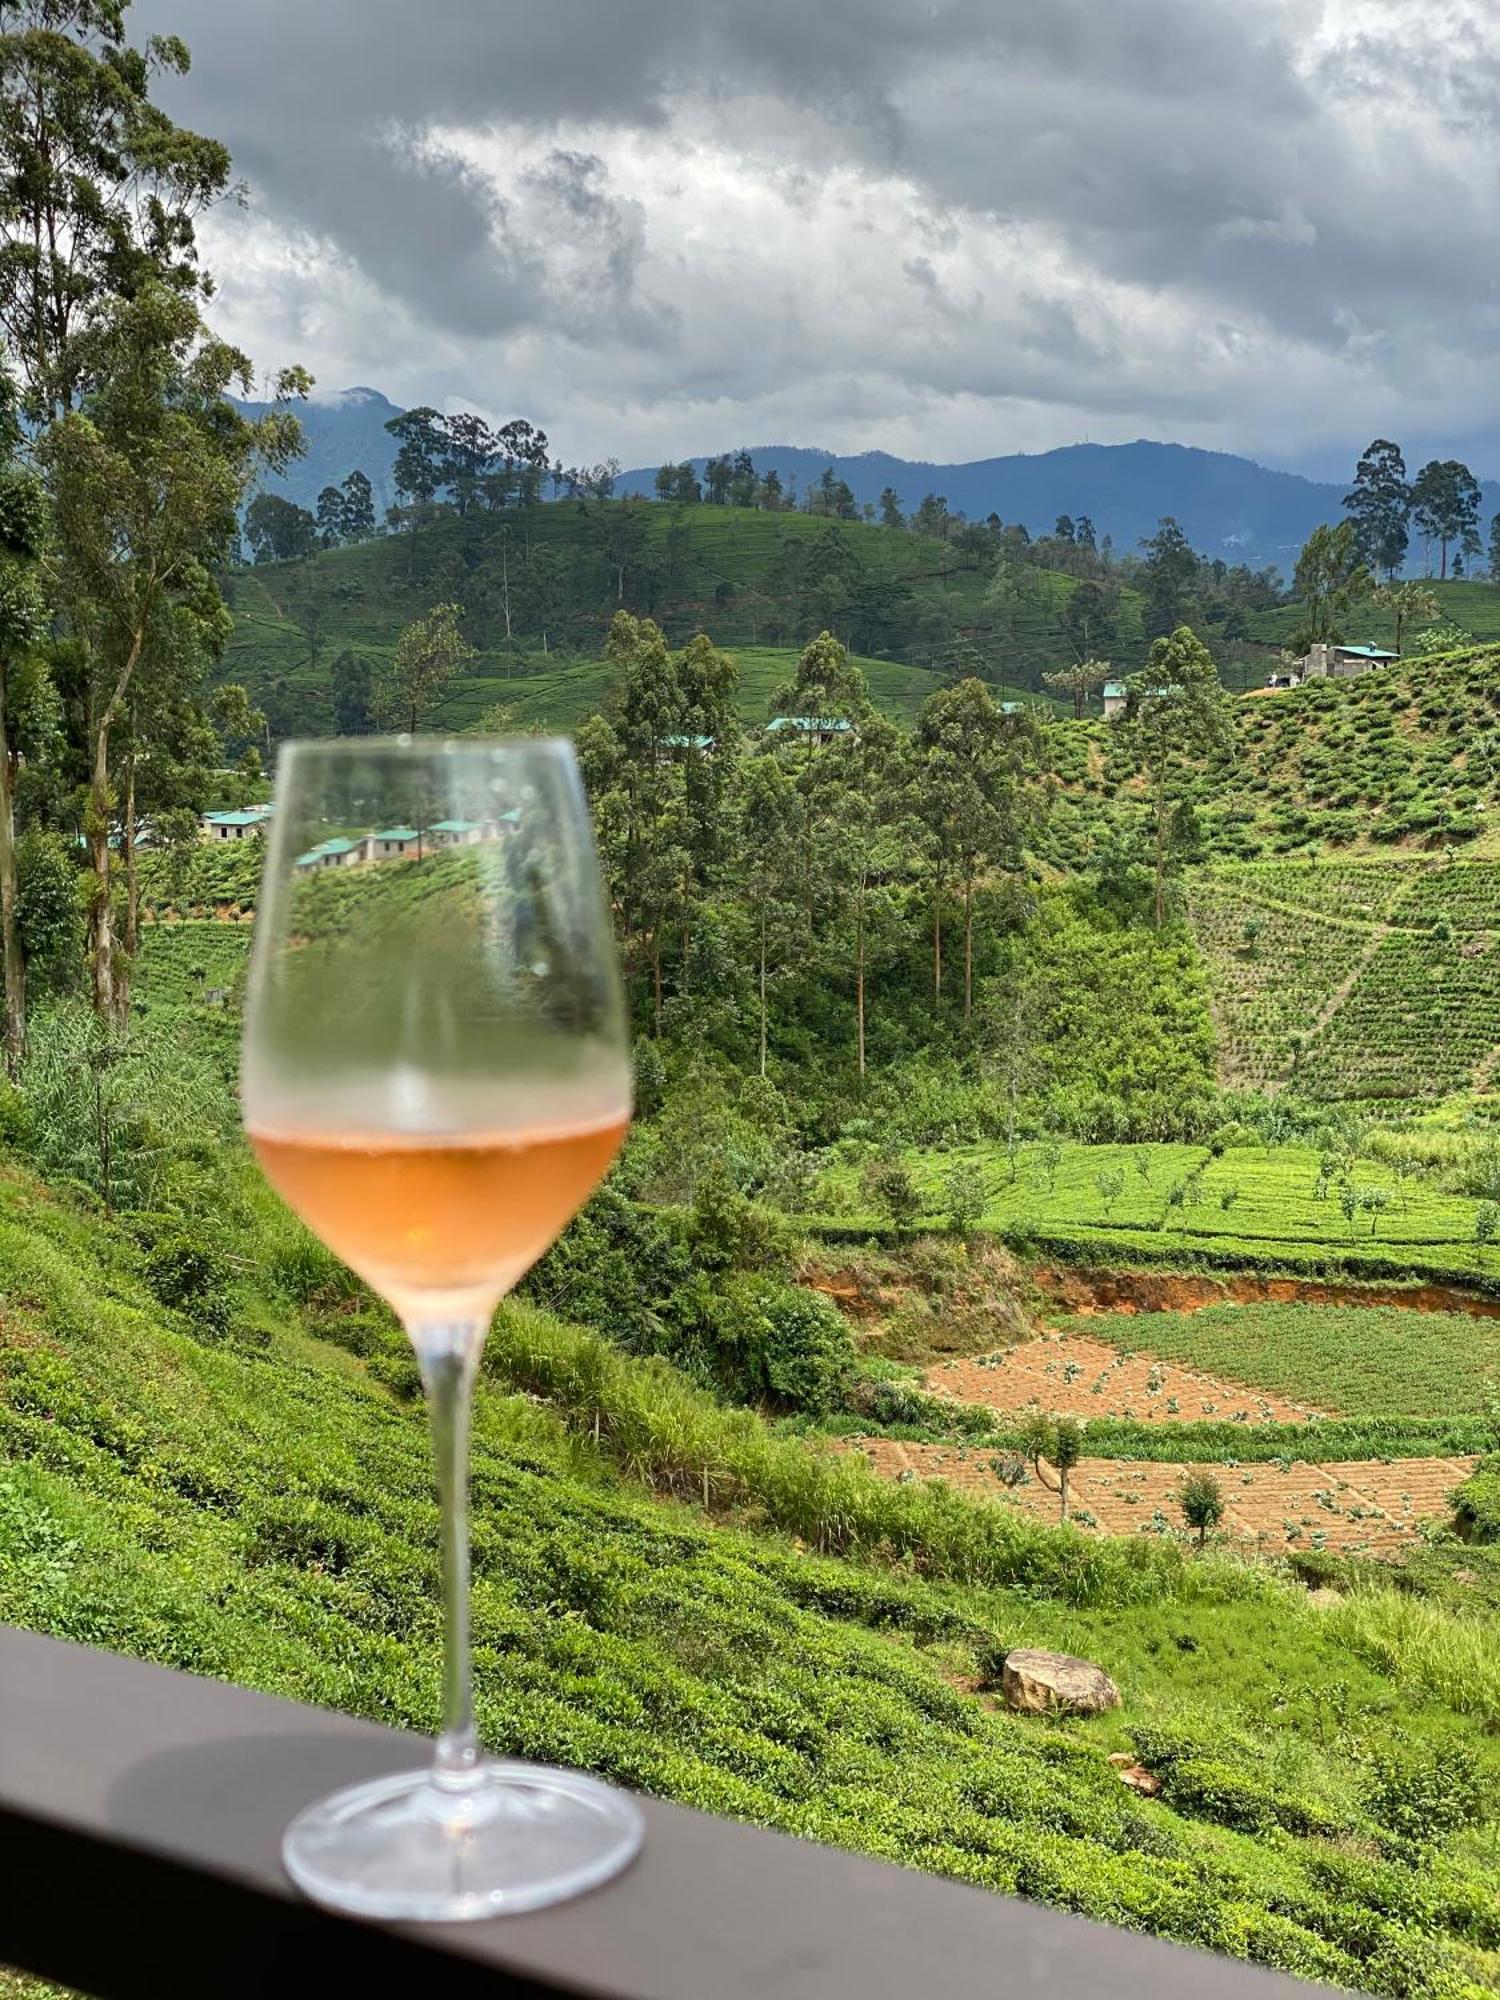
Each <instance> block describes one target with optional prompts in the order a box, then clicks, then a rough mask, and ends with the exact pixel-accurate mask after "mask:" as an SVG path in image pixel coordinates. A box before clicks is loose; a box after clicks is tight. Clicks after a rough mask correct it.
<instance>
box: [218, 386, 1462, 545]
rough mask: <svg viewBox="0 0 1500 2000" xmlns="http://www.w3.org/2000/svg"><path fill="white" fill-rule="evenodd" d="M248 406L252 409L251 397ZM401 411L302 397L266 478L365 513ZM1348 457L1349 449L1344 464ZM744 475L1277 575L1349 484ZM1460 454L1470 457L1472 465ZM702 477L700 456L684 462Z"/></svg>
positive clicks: (977, 471) (1133, 463)
mask: <svg viewBox="0 0 1500 2000" xmlns="http://www.w3.org/2000/svg"><path fill="white" fill-rule="evenodd" d="M252 407H255V408H261V407H263V406H261V405H255V406H252ZM400 408H401V406H400V405H399V404H396V403H392V402H390V401H389V400H388V399H387V398H386V397H385V396H383V395H382V394H381V393H380V391H379V390H378V389H367V388H356V389H345V390H344V391H342V392H341V393H340V394H338V395H335V396H330V397H327V398H326V399H323V400H320V401H318V402H311V403H306V404H304V405H303V406H302V407H301V409H300V410H299V412H298V414H299V416H300V417H301V420H302V427H303V431H304V434H305V438H306V443H307V451H306V454H305V456H304V457H302V458H300V459H298V460H297V462H296V463H295V464H294V465H292V466H291V467H289V469H288V470H287V472H286V473H285V475H284V476H283V477H282V478H280V479H277V480H270V481H268V482H267V484H268V485H270V486H271V487H273V488H274V489H275V490H276V491H279V492H282V493H285V494H286V495H287V497H288V498H289V499H292V500H295V501H297V502H298V503H299V504H300V505H301V506H304V507H308V508H312V507H315V506H316V504H317V497H318V494H319V492H320V491H321V490H322V488H323V487H325V486H329V485H337V484H338V482H339V481H340V480H341V479H343V478H344V476H345V475H346V474H347V473H349V472H350V471H352V470H353V469H354V467H355V466H358V467H359V468H360V469H361V470H362V471H363V472H364V473H365V475H366V476H367V477H368V479H369V480H370V482H371V484H372V485H373V487H374V489H375V505H376V509H377V511H378V512H381V513H383V512H384V510H385V508H386V507H387V506H388V505H389V504H390V502H391V501H392V500H393V499H394V497H395V495H394V493H393V491H392V487H391V466H392V464H393V462H394V459H395V455H396V452H395V444H394V441H393V440H392V439H391V438H390V437H389V436H388V435H387V433H386V429H385V426H386V424H387V422H388V421H389V420H390V419H391V418H392V417H394V416H396V415H398V414H399V411H400ZM1356 455H1357V454H1356V453H1355V452H1353V451H1351V452H1350V454H1349V463H1350V468H1351V473H1352V468H1353V463H1354V459H1355V457H1356ZM751 456H752V457H753V458H754V460H755V466H756V470H757V471H758V472H760V473H762V474H764V473H766V472H769V471H770V470H772V468H774V469H775V471H776V472H777V474H778V475H779V476H780V479H781V482H782V485H783V486H784V487H786V488H788V489H790V488H791V487H792V485H793V483H794V482H795V488H796V491H797V492H798V493H799V494H800V493H805V492H806V491H807V489H808V487H809V486H810V485H812V484H814V482H815V481H816V480H817V479H818V478H819V477H820V475H821V474H822V471H823V468H824V467H825V466H828V465H831V466H832V467H833V469H834V471H835V473H836V474H837V475H838V476H839V478H841V479H844V480H847V482H848V484H849V486H850V487H851V488H852V490H853V493H854V497H855V499H856V500H857V501H859V502H860V503H861V505H863V504H864V503H865V502H866V501H868V502H870V503H871V504H872V505H873V504H874V503H876V502H877V501H878V500H879V498H880V495H881V493H882V492H883V491H884V489H885V488H886V487H887V486H891V487H894V488H895V490H896V492H897V493H898V494H899V495H900V499H901V505H902V507H903V508H904V509H905V510H906V511H907V512H908V513H910V512H911V511H912V509H913V508H915V507H916V506H917V504H918V502H919V501H920V500H921V499H922V497H923V495H924V494H927V493H940V494H942V495H943V497H944V499H946V501H947V502H948V505H949V507H950V508H952V509H953V510H954V511H955V512H957V513H963V514H966V515H968V517H969V519H970V520H971V521H980V520H983V519H984V517H985V516H986V515H987V514H998V515H999V516H1000V519H1001V520H1002V521H1020V522H1023V523H1024V524H1025V526H1026V527H1027V528H1028V529H1029V530H1030V532H1031V533H1032V534H1034V535H1039V534H1045V533H1047V532H1048V531H1049V530H1050V529H1051V528H1052V525H1053V523H1054V522H1055V521H1056V519H1057V517H1058V515H1059V514H1071V515H1073V516H1075V517H1076V516H1078V515H1079V514H1087V515H1088V516H1089V517H1090V519H1091V520H1092V521H1093V523H1094V527H1095V530H1096V532H1097V533H1098V534H1099V535H1101V536H1103V535H1110V536H1112V537H1113V539H1114V544H1115V547H1116V549H1117V550H1118V551H1119V552H1120V553H1121V554H1122V555H1123V554H1125V553H1126V552H1128V551H1130V550H1133V549H1135V548H1136V547H1137V546H1138V545H1139V543H1140V541H1141V539H1142V537H1143V536H1146V535H1149V534H1151V533H1152V532H1153V531H1154V529H1155V527H1156V524H1157V522H1158V521H1159V520H1160V519H1161V517H1162V515H1164V514H1171V515H1174V516H1175V517H1176V519H1177V520H1178V521H1180V522H1181V523H1182V527H1183V530H1184V532H1185V533H1186V534H1187V537H1188V539H1189V540H1190V541H1191V542H1192V544H1193V546H1194V547H1195V548H1197V549H1200V550H1202V551H1203V553H1204V554H1206V555H1214V556H1223V557H1224V558H1225V559H1226V560H1227V561H1231V562H1249V563H1251V564H1253V565H1255V566H1257V567H1259V566H1261V565H1263V564H1266V563H1275V564H1276V565H1277V566H1278V567H1279V568H1281V569H1283V570H1284V571H1286V572H1287V573H1288V574H1290V571H1291V567H1292V563H1293V561H1294V560H1295V558H1296V554H1297V551H1298V550H1299V549H1300V548H1301V546H1302V544H1303V542H1305V541H1306V539H1307V537H1308V535H1309V534H1310V533H1311V531H1312V530H1313V529H1314V528H1315V527H1316V526H1317V525H1318V523H1319V522H1320V521H1337V520H1339V519H1340V518H1341V516H1342V511H1343V510H1342V501H1343V497H1344V493H1345V491H1346V489H1347V484H1348V481H1347V479H1345V480H1340V481H1338V482H1336V483H1335V482H1333V481H1324V480H1315V479H1306V478H1303V477H1302V476H1301V475H1300V474H1299V473H1295V472H1276V471H1272V470H1271V469H1270V468H1269V467H1268V466H1264V465H1257V464H1256V463H1255V461H1254V460H1253V459H1249V458H1238V457H1236V456H1235V455H1234V454H1232V453H1230V452H1222V451H1200V450H1198V449H1197V448H1196V447H1194V446H1191V445H1181V444H1158V443H1155V442H1152V441H1150V440H1148V439H1144V438H1142V439H1140V440H1138V441H1137V442H1136V443H1134V444H1072V445H1065V446H1063V447H1062V448H1061V449H1060V450H1057V451H1043V452H1015V453H1011V454H1009V455H1007V456H1006V457H1003V458H980V459H974V460H972V461H971V462H970V463H968V464H962V465H939V464H933V463H929V462H927V461H926V460H922V459H907V458H896V457H893V456H892V455H891V454H890V453H889V452H884V451H867V452H860V453H857V454H855V455H852V456H851V455H848V454H841V453H838V452H829V451H818V450H814V449H810V448H808V447H806V446H802V445H763V446H759V447H756V448H754V449H753V450H752V453H751ZM1471 462H1472V461H1471ZM692 463H693V465H694V466H695V467H696V468H697V470H698V472H699V474H700V475H701V474H702V471H703V467H704V464H705V463H706V460H705V459H703V458H695V459H694V460H693V461H692ZM655 481H656V467H655V466H654V465H653V466H640V467H637V468H635V469H633V470H632V471H629V472H625V473H622V474H621V476H620V481H619V485H618V487H617V488H616V491H617V492H619V493H622V494H625V493H640V494H645V495H646V496H647V497H650V496H651V495H653V494H654V492H655V490H656V489H655ZM1497 508H1500V486H1497V485H1496V484H1495V483H1494V482H1493V481H1486V482H1485V487H1484V513H1485V519H1486V520H1488V518H1489V516H1490V515H1491V514H1492V513H1493V512H1495V511H1496V510H1497Z"/></svg>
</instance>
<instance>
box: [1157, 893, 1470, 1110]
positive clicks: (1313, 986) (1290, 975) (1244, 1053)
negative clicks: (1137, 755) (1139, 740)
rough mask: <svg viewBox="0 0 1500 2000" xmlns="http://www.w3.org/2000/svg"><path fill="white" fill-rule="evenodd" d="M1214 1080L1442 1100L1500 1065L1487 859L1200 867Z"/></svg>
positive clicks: (1196, 921) (1194, 910) (1197, 909)
mask: <svg viewBox="0 0 1500 2000" xmlns="http://www.w3.org/2000/svg"><path fill="white" fill-rule="evenodd" d="M1190 910H1191V917H1192V922H1193V927H1194V930H1195V932H1196V934H1197V937H1198V941H1199V945H1200V948H1201V949H1202V951H1203V953H1204V955H1205V958H1206V959H1207V961H1208V966H1209V980H1210V989H1211V992H1212V996H1213V1006H1214V1014H1215V1021H1216V1025H1217V1028H1218V1031H1219V1071H1220V1076H1221V1079H1222V1081H1223V1082H1224V1083H1226V1084H1228V1085H1230V1086H1232V1087H1248V1088H1251V1089H1266V1088H1272V1089H1274V1088H1278V1087H1286V1086H1294V1087H1295V1088H1296V1090H1297V1091H1298V1093H1299V1094H1300V1095H1303V1096H1310V1097H1313V1098H1326V1099H1355V1100H1371V1099H1375V1100H1380V1099H1385V1100H1389V1099H1402V1098H1423V1099H1432V1098H1439V1097H1443V1096H1445V1095H1447V1094H1449V1093H1451V1092H1453V1091H1457V1090H1463V1089H1468V1088H1474V1087H1478V1086H1482V1085H1483V1084H1484V1083H1486V1082H1487V1081H1488V1080H1489V1078H1490V1076H1491V1075H1492V1074H1493V1071H1494V1069H1495V1066H1496V1064H1497V1063H1500V865H1497V864H1496V863H1494V862H1489V861H1448V860H1446V859H1442V858H1438V857H1416V858H1413V857H1404V858H1400V859H1391V860H1383V861H1382V860H1372V861H1367V862H1362V863H1361V862H1348V861H1343V862H1246V863H1238V864H1233V865H1228V866H1222V867H1218V868H1215V869H1212V870H1210V871H1208V872H1206V873H1205V874H1203V875H1201V876H1200V877H1198V879H1197V880H1196V881H1195V883H1194V885H1193V888H1192V891H1191V896H1190Z"/></svg>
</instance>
